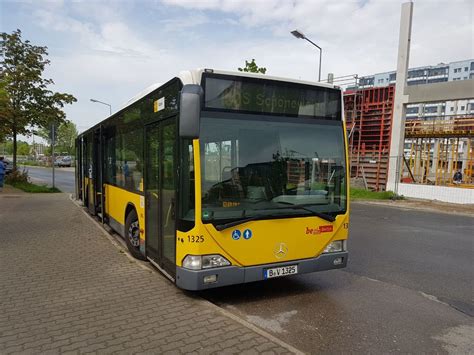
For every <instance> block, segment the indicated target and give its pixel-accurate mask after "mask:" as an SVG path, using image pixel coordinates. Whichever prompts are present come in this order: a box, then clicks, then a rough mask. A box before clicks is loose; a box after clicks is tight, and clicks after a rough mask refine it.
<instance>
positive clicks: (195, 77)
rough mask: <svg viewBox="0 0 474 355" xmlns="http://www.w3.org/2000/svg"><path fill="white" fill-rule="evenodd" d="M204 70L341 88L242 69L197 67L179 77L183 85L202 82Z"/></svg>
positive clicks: (183, 72) (182, 72)
mask: <svg viewBox="0 0 474 355" xmlns="http://www.w3.org/2000/svg"><path fill="white" fill-rule="evenodd" d="M204 72H210V73H215V74H222V75H231V76H242V77H249V78H258V79H265V80H275V81H285V82H289V83H296V84H304V85H311V86H319V87H324V88H330V89H338V88H339V87H338V86H336V85H332V84H327V83H320V82H315V81H307V80H299V79H292V78H283V77H278V76H271V75H263V74H257V73H247V72H240V71H236V72H235V71H227V70H216V69H195V70H187V71H181V72H180V73H179V75H178V77H179V78H180V79H181V81H182V83H183V85H186V84H201V77H202V74H203V73H204Z"/></svg>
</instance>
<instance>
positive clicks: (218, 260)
mask: <svg viewBox="0 0 474 355" xmlns="http://www.w3.org/2000/svg"><path fill="white" fill-rule="evenodd" d="M229 265H230V261H229V260H227V259H226V258H224V257H223V256H222V255H219V254H212V255H203V256H201V255H186V257H185V258H184V259H183V267H184V268H186V269H191V270H201V269H211V268H214V267H220V266H229Z"/></svg>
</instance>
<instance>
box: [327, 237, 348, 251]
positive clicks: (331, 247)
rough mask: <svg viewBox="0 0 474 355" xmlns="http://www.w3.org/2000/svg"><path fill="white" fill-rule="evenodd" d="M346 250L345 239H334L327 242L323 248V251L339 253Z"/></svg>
mask: <svg viewBox="0 0 474 355" xmlns="http://www.w3.org/2000/svg"><path fill="white" fill-rule="evenodd" d="M344 250H346V241H345V240H335V241H333V242H331V243H329V244H328V245H327V247H326V249H324V251H323V253H339V252H341V251H344Z"/></svg>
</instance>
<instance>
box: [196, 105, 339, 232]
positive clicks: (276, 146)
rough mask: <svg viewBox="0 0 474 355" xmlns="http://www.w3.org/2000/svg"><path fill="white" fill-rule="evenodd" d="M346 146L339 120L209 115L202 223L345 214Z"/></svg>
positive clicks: (204, 121) (203, 140) (204, 129)
mask: <svg viewBox="0 0 474 355" xmlns="http://www.w3.org/2000/svg"><path fill="white" fill-rule="evenodd" d="M344 149H345V148H344V138H343V128H342V122H340V121H330V120H317V119H305V118H301V117H300V118H295V117H281V116H280V117H275V116H265V115H239V114H232V113H207V114H204V117H202V118H201V133H200V155H201V188H202V216H201V217H202V220H203V221H204V222H206V221H208V222H213V223H214V222H217V223H221V222H224V223H225V222H226V221H236V220H237V221H238V220H245V219H248V218H252V217H259V218H260V217H261V219H265V217H266V216H269V217H270V216H271V218H280V217H284V216H288V217H291V216H306V215H322V214H324V215H332V216H334V215H336V214H340V213H344V212H345V210H346V191H347V190H346V181H345V169H346V167H345V155H344ZM295 207H298V208H295Z"/></svg>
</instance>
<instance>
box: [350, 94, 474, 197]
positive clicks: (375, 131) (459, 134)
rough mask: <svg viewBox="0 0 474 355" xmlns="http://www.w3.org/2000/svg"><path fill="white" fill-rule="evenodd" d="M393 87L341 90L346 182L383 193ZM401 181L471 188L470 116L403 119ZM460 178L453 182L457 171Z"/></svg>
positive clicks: (473, 132)
mask: <svg viewBox="0 0 474 355" xmlns="http://www.w3.org/2000/svg"><path fill="white" fill-rule="evenodd" d="M394 92H395V86H393V85H390V86H385V87H373V88H363V89H350V90H346V91H345V94H344V108H345V116H346V125H347V130H348V137H349V154H350V165H351V166H350V171H351V177H352V178H353V179H354V182H355V183H356V184H357V183H359V184H361V183H362V184H363V185H364V186H365V187H366V188H367V189H372V190H375V191H381V190H385V189H386V184H387V174H388V165H389V164H388V162H389V158H390V141H391V133H392V117H393V106H394ZM404 136H405V144H404V154H403V155H401V156H398V157H392V158H396V159H397V160H399V162H398V166H399V167H400V182H403V183H413V184H426V185H436V186H452V187H460V188H474V114H463V115H443V116H434V117H433V116H429V117H416V118H406V120H405V132H404ZM458 171H459V172H460V173H461V174H462V178H461V179H460V181H454V179H453V177H454V174H455V173H456V172H458Z"/></svg>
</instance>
